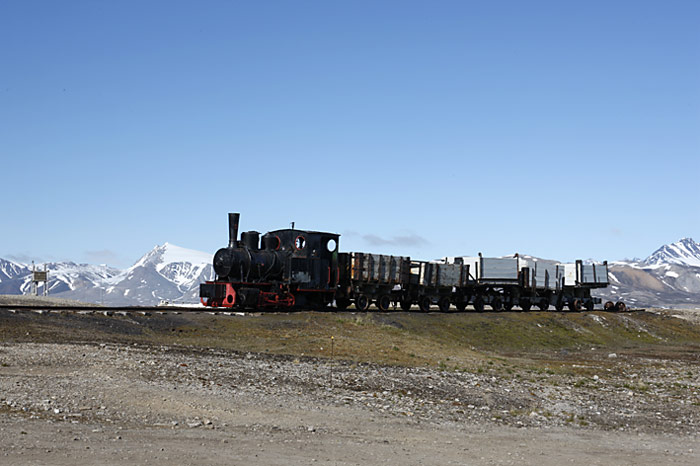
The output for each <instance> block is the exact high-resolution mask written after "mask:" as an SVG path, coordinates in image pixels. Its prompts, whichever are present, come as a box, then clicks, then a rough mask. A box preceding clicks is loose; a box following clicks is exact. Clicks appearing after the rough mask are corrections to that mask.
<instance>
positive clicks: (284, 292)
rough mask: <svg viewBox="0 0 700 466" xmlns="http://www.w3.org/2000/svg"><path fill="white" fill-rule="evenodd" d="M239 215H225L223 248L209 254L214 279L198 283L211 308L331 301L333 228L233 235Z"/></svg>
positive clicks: (335, 273) (335, 244)
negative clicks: (225, 242)
mask: <svg viewBox="0 0 700 466" xmlns="http://www.w3.org/2000/svg"><path fill="white" fill-rule="evenodd" d="M239 217H240V215H239V214H237V213H236V214H228V218H229V243H228V247H226V248H222V249H219V250H218V251H217V252H216V254H215V255H214V272H215V273H216V277H217V278H216V280H215V281H213V282H206V283H203V284H201V285H200V293H199V295H200V297H201V299H202V303H203V304H205V305H207V306H213V307H240V308H285V307H286V308H289V307H293V306H302V307H305V306H308V307H318V306H326V305H328V304H330V303H332V302H333V300H334V298H335V290H336V287H337V286H338V238H339V237H340V235H337V234H335V233H325V232H320V231H302V230H295V229H293V228H290V229H285V230H276V231H271V232H268V233H266V234H265V235H263V237H262V240H261V238H260V233H259V232H257V231H247V232H245V233H242V234H241V239H240V241H239V240H238V239H237V237H238V220H239Z"/></svg>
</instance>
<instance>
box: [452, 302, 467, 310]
mask: <svg viewBox="0 0 700 466" xmlns="http://www.w3.org/2000/svg"><path fill="white" fill-rule="evenodd" d="M455 307H456V308H457V310H458V311H459V312H464V311H465V309H467V302H466V301H460V302H458V303H455Z"/></svg>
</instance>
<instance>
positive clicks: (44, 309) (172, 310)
mask: <svg viewBox="0 0 700 466" xmlns="http://www.w3.org/2000/svg"><path fill="white" fill-rule="evenodd" d="M415 308H416V309H412V310H411V311H408V312H416V313H423V312H424V311H421V310H420V309H419V308H418V306H415ZM0 310H6V311H9V312H17V311H27V312H36V313H39V314H46V313H63V312H71V313H78V314H104V315H107V316H110V315H128V314H131V313H135V314H141V315H150V314H154V313H155V314H179V313H194V314H204V313H207V314H223V315H244V314H248V313H259V312H271V313H275V312H283V313H288V312H308V311H315V312H362V313H373V312H383V311H380V310H378V309H372V310H367V311H358V310H356V309H346V310H344V311H339V310H337V309H336V308H323V309H313V308H299V309H294V310H288V309H285V310H284V311H279V310H274V311H272V310H265V309H247V310H245V311H241V310H232V309H229V308H211V307H208V308H205V307H192V306H95V307H90V306H46V305H40V304H22V305H12V304H0ZM644 310H645V309H632V308H627V309H626V311H624V312H639V311H644ZM594 311H595V312H609V313H618V312H620V311H615V310H604V309H595V310H594ZM386 312H405V311H402V310H401V309H400V308H397V309H395V310H389V311H386ZM430 312H431V313H440V314H442V313H445V314H452V313H479V314H483V313H504V312H526V311H493V310H484V311H476V310H471V309H470V310H466V311H457V310H450V311H447V312H443V311H440V310H439V309H438V308H437V307H436V308H435V309H431V310H430ZM527 312H532V311H527ZM536 312H556V313H562V314H567V313H571V312H574V311H568V310H565V311H556V310H549V311H536ZM578 312H593V311H586V310H582V311H578Z"/></svg>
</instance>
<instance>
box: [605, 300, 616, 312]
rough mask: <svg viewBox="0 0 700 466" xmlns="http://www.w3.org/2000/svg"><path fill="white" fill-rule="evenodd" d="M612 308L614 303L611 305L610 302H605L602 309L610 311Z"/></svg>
mask: <svg viewBox="0 0 700 466" xmlns="http://www.w3.org/2000/svg"><path fill="white" fill-rule="evenodd" d="M614 307H615V303H613V302H612V301H606V302H605V305H604V306H603V309H605V310H606V311H612V310H613V308H614Z"/></svg>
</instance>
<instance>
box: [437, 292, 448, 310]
mask: <svg viewBox="0 0 700 466" xmlns="http://www.w3.org/2000/svg"><path fill="white" fill-rule="evenodd" d="M438 307H439V308H440V312H447V311H449V310H450V298H448V297H447V296H443V297H442V298H440V300H439V301H438Z"/></svg>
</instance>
